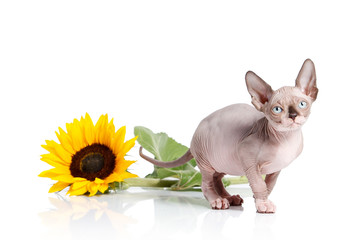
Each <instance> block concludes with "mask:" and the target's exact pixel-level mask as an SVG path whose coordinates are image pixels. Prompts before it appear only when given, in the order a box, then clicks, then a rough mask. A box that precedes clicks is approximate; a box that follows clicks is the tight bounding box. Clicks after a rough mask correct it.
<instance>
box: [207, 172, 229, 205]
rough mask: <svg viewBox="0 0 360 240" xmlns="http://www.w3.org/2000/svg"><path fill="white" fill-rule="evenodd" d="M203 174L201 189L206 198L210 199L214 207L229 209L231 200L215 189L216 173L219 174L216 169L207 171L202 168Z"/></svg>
mask: <svg viewBox="0 0 360 240" xmlns="http://www.w3.org/2000/svg"><path fill="white" fill-rule="evenodd" d="M200 171H201V175H202V183H201V190H202V192H203V194H204V196H205V198H206V199H207V200H208V201H209V203H210V205H211V207H212V208H213V209H228V208H229V207H230V203H229V200H228V199H227V198H223V197H221V196H220V195H219V194H218V193H217V192H216V189H215V182H214V175H216V174H218V173H216V172H215V171H214V170H212V171H206V170H203V169H200Z"/></svg>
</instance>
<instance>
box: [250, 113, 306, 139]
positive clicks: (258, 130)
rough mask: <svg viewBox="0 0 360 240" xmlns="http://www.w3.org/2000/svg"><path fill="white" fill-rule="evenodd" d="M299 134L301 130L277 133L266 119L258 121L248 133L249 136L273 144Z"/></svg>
mask: <svg viewBox="0 0 360 240" xmlns="http://www.w3.org/2000/svg"><path fill="white" fill-rule="evenodd" d="M299 133H300V134H301V128H299V129H297V130H293V131H278V130H276V129H275V128H274V127H273V126H271V124H270V123H269V120H268V119H267V118H266V117H263V118H261V119H259V120H258V121H257V122H256V123H255V124H254V125H253V127H252V129H251V131H250V134H256V135H257V136H258V137H259V138H261V139H264V140H265V139H266V140H270V141H271V142H274V143H281V142H283V141H286V140H287V139H289V138H292V137H294V135H298V134H299Z"/></svg>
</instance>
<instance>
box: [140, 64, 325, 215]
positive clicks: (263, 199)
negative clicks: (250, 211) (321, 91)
mask: <svg viewBox="0 0 360 240" xmlns="http://www.w3.org/2000/svg"><path fill="white" fill-rule="evenodd" d="M245 79H246V85H247V88H248V91H249V93H250V95H251V97H252V103H253V105H254V106H255V108H254V107H252V106H250V105H247V104H234V105H230V106H228V107H225V108H223V109H220V110H218V111H216V112H214V113H212V114H211V115H209V116H208V117H206V118H205V119H204V120H202V121H201V123H200V124H199V126H198V128H197V129H196V131H195V133H194V136H193V139H192V141H191V146H190V150H189V151H190V152H187V153H186V154H185V155H184V156H183V157H182V158H180V159H179V160H175V161H174V162H170V163H162V164H161V163H159V162H158V161H156V160H153V159H150V158H149V157H146V156H144V155H143V154H142V153H140V154H141V156H142V157H144V158H145V159H147V160H149V161H151V162H152V163H154V164H156V165H159V166H164V167H173V166H175V165H178V164H180V163H181V164H183V163H184V162H186V161H189V160H190V159H191V158H192V156H193V157H195V159H196V162H197V165H198V167H199V169H200V171H201V174H202V185H201V188H202V191H203V194H204V196H205V198H206V199H207V200H208V201H209V203H210V205H211V207H212V208H214V209H227V208H229V206H230V205H241V204H242V202H243V200H242V199H241V197H240V196H239V195H235V196H231V195H230V194H229V193H228V192H227V191H226V190H225V188H224V186H223V184H222V181H221V179H222V177H223V176H224V175H225V174H230V175H238V176H243V175H246V177H247V178H248V179H249V183H250V186H251V189H252V191H253V193H254V198H255V205H256V209H257V211H258V212H260V213H274V212H275V210H276V207H275V205H274V204H273V203H272V202H271V201H270V200H269V199H268V196H269V195H270V193H271V191H272V189H273V188H274V186H275V183H276V179H277V177H278V175H279V173H280V171H281V169H283V168H285V167H286V166H288V165H289V164H290V163H291V162H292V161H293V160H294V159H295V158H296V157H297V156H298V155H299V154H300V153H301V151H302V148H303V136H302V132H301V126H302V125H303V124H304V123H305V121H306V120H307V118H308V116H309V114H310V108H311V104H312V103H313V102H314V101H315V99H316V97H317V92H318V89H317V87H316V74H315V67H314V64H313V62H312V61H311V60H310V59H307V60H306V61H305V62H304V64H303V66H302V68H301V70H300V72H299V75H298V77H297V79H296V86H295V87H282V88H280V89H278V90H276V91H273V90H272V89H271V87H270V86H269V85H268V84H267V83H265V82H264V81H263V80H262V79H261V78H260V77H258V76H257V75H256V74H255V73H253V72H248V73H247V74H246V77H245ZM301 102H305V103H306V107H300V106H299V105H300V103H301ZM274 107H281V109H282V112H280V113H276V112H274V110H273V109H274ZM140 152H141V151H140ZM262 174H266V178H265V180H263V178H262V176H261V175H262Z"/></svg>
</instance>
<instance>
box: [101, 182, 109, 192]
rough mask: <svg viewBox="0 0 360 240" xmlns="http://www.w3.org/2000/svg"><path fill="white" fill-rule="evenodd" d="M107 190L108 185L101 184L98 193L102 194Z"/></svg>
mask: <svg viewBox="0 0 360 240" xmlns="http://www.w3.org/2000/svg"><path fill="white" fill-rule="evenodd" d="M108 188H109V184H107V183H102V184H101V185H100V187H99V191H100V192H102V193H104V192H105V191H106V190H107V189H108Z"/></svg>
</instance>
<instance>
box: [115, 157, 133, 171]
mask: <svg viewBox="0 0 360 240" xmlns="http://www.w3.org/2000/svg"><path fill="white" fill-rule="evenodd" d="M134 162H136V161H128V160H123V159H122V160H120V161H118V160H117V161H116V165H115V169H114V172H116V173H122V172H125V171H126V170H127V169H128V168H129V167H130V165H131V164H133V163H134Z"/></svg>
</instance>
